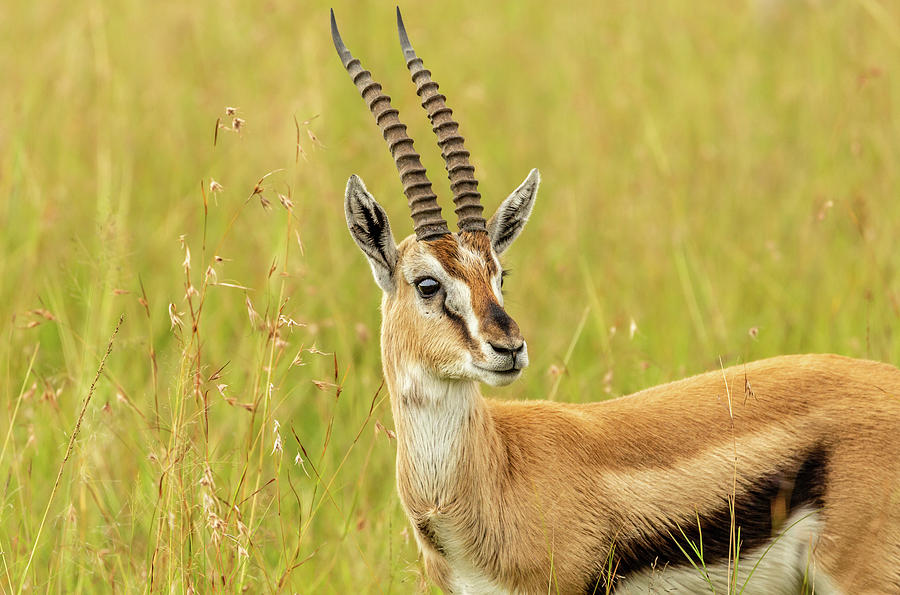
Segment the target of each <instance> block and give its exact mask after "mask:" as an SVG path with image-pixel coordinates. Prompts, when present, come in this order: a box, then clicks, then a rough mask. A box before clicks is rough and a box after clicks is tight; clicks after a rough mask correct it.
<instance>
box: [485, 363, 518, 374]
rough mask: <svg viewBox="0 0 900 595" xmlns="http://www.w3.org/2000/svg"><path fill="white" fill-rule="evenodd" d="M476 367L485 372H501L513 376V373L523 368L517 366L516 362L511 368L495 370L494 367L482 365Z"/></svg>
mask: <svg viewBox="0 0 900 595" xmlns="http://www.w3.org/2000/svg"><path fill="white" fill-rule="evenodd" d="M475 367H476V368H478V369H479V370H482V371H484V372H490V373H492V374H499V375H501V376H511V375H513V374H518V373H519V372H521V371H522V368H518V367H516V365H515V364H513V365H512V366H510V367H509V368H506V369H505V370H495V369H493V368H485V367H482V366H475Z"/></svg>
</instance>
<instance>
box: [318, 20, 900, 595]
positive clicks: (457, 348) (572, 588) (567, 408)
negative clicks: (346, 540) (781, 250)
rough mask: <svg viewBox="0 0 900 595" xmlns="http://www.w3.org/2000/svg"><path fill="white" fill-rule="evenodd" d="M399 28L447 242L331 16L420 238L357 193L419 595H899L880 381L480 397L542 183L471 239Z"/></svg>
mask: <svg viewBox="0 0 900 595" xmlns="http://www.w3.org/2000/svg"><path fill="white" fill-rule="evenodd" d="M397 26H398V29H399V35H400V42H401V47H402V50H403V54H404V56H405V58H406V64H407V67H408V68H409V70H410V72H411V74H412V80H413V82H414V83H415V85H416V90H417V93H418V95H419V96H420V97H421V99H422V105H423V107H424V108H425V110H426V111H427V113H428V117H429V119H430V120H431V123H432V126H433V129H434V132H435V134H436V135H437V139H438V145H439V146H440V148H441V153H442V156H443V158H444V161H445V164H446V168H447V172H448V174H449V177H450V187H451V189H452V192H453V202H454V203H455V205H456V209H455V210H456V215H457V219H458V225H459V231H458V232H456V233H453V232H451V231H450V229H449V228H448V226H447V223H446V221H445V220H444V219H443V217H442V215H441V208H440V206H439V205H438V202H437V197H436V195H435V194H434V192H433V190H432V187H431V183H430V182H429V180H428V177H427V176H426V172H425V168H424V167H423V166H422V164H421V162H420V159H419V155H418V154H417V153H416V152H415V150H414V148H413V141H412V139H411V138H410V137H409V136H408V135H407V133H406V127H405V126H404V125H403V124H402V123H401V122H400V120H399V119H398V112H397V110H396V109H394V108H392V107H391V103H390V98H389V97H387V96H386V95H384V94H383V93H382V89H381V86H380V85H379V84H378V83H376V82H374V81H373V79H372V77H371V75H370V73H369V72H368V71H367V70H365V69H364V68H363V67H362V65H361V64H360V62H359V60H357V59H356V58H354V57H353V56H352V55H351V53H350V51H349V50H348V49H347V47H346V46H345V45H344V43H343V42H342V40H341V37H340V35H339V33H338V30H337V25H336V23H335V20H334V13H333V12H332V15H331V30H332V36H333V39H334V45H335V48H336V49H337V51H338V54H339V55H340V58H341V60H342V62H343V65H344V67H345V68H346V69H347V71H348V72H349V73H350V75H351V77H352V78H353V81H354V83H355V84H356V86H357V88H358V89H359V91H360V93H361V94H362V96H363V99H365V101H366V103H367V105H368V107H369V109H370V110H371V112H372V113H373V115H374V116H375V121H376V122H377V124H378V126H379V127H380V129H381V131H382V134H383V135H384V138H385V140H386V141H387V142H388V146H389V147H390V150H391V153H392V155H393V157H394V160H395V162H396V165H397V168H398V170H399V172H400V178H401V180H402V183H403V191H404V193H405V194H406V197H407V199H408V202H409V207H410V209H411V213H412V219H413V223H414V229H415V235H414V236H409V237H407V238H406V239H404V240H403V241H402V242H400V243H399V244H395V242H394V239H393V235H392V233H391V227H390V225H389V223H388V219H387V216H386V214H385V211H384V210H383V209H382V207H381V206H380V205H379V204H378V203H377V202H376V201H375V199H374V198H373V197H372V195H371V194H370V193H369V192H368V191H367V190H366V187H365V186H364V185H363V183H362V181H361V180H360V179H359V178H358V177H356V176H351V177H350V180H349V182H348V183H347V188H346V197H345V209H346V216H347V225H348V227H349V228H350V232H351V234H352V236H353V239H354V240H355V241H356V243H357V245H358V246H359V247H360V249H362V251H363V253H364V254H365V255H366V257H367V259H368V262H369V265H370V266H371V268H372V273H373V274H374V277H375V281H376V282H377V283H378V285H379V287H381V289H382V291H383V296H382V301H381V310H382V316H383V322H382V329H381V354H382V363H383V367H384V376H385V379H386V382H387V385H388V387H389V389H390V394H391V408H392V412H393V416H394V422H395V424H396V429H397V487H398V490H399V494H400V499H401V501H402V503H403V506H404V509H405V511H406V513H407V515H408V516H409V519H410V522H411V523H412V525H413V527H414V528H415V534H416V540H417V542H418V545H419V548H420V550H421V553H422V555H423V557H424V562H425V567H426V571H427V573H428V575H429V576H430V577H431V579H433V580H434V582H435V583H437V584H438V585H439V586H440V587H441V588H442V589H444V590H445V591H448V592H453V593H546V592H559V593H595V592H596V593H605V592H612V591H614V592H616V593H647V592H660V593H668V592H681V593H702V592H710V591H712V590H714V591H715V592H719V593H722V592H738V591H740V590H741V589H742V588H744V587H746V588H745V589H744V591H743V592H745V593H758V594H774V593H798V592H801V591H806V592H816V593H848V594H858V593H900V370H897V369H896V368H894V367H892V366H889V365H886V364H882V363H876V362H871V361H861V360H854V359H848V358H845V357H839V356H836V355H792V356H782V357H776V358H772V359H767V360H763V361H758V362H755V363H750V364H746V365H741V366H737V367H733V368H728V369H724V370H718V371H714V372H710V373H707V374H701V375H699V376H695V377H692V378H688V379H685V380H681V381H678V382H673V383H671V384H665V385H662V386H657V387H654V388H650V389H647V390H644V391H641V392H639V393H637V394H634V395H631V396H628V397H622V398H619V399H615V400H612V401H608V402H603V403H594V404H587V405H573V404H563V403H554V402H542V401H530V402H512V401H493V400H488V399H485V398H483V397H482V395H481V393H480V391H479V383H481V382H484V383H487V384H489V385H491V386H501V385H506V384H509V383H511V382H513V381H514V380H515V379H516V378H518V377H519V376H520V375H521V373H522V370H523V369H524V368H525V367H526V366H527V365H528V352H527V348H526V345H525V341H524V339H523V337H522V334H521V332H520V330H519V327H518V326H517V325H516V323H515V321H513V319H512V318H511V317H510V316H509V315H508V314H507V313H506V310H504V308H503V294H502V292H501V287H502V284H503V270H502V267H501V265H500V261H499V257H500V256H501V255H502V254H503V253H504V252H505V251H506V250H507V248H509V246H510V244H511V243H512V242H513V240H515V239H516V237H517V236H518V235H519V233H520V232H521V231H522V228H523V227H524V225H525V222H526V221H527V220H528V217H529V215H530V213H531V209H532V206H533V204H534V200H535V196H536V194H537V189H538V183H539V181H540V176H539V174H538V172H537V170H532V171H531V173H530V174H529V175H528V177H527V178H526V179H525V181H524V182H523V183H522V185H521V186H519V187H518V188H517V189H516V190H515V191H513V193H512V194H511V195H510V196H509V197H508V198H506V200H504V201H503V203H502V204H501V205H500V207H499V209H498V211H497V212H496V214H495V215H494V216H493V217H491V218H490V219H489V220H487V221H486V220H485V219H484V217H483V216H482V206H481V200H480V194H479V193H478V190H477V184H478V182H477V181H476V180H475V177H474V167H473V166H472V165H471V164H470V163H469V153H468V152H467V151H466V150H465V148H464V146H463V138H462V137H461V136H460V135H459V133H458V125H457V123H456V122H455V121H454V120H453V117H452V112H451V110H450V109H449V108H448V107H447V106H446V103H445V97H444V96H443V95H441V94H440V93H439V92H438V86H437V84H436V83H435V82H434V81H433V80H432V79H431V73H430V72H429V71H428V70H426V69H425V68H424V66H423V63H422V60H421V59H420V58H418V57H417V56H416V53H415V52H414V51H413V48H412V46H411V45H410V43H409V39H408V38H407V34H406V31H405V29H404V27H403V23H402V21H401V19H400V13H399V10H398V12H397ZM751 387H752V389H751ZM701 551H702V557H701Z"/></svg>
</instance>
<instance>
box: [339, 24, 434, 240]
mask: <svg viewBox="0 0 900 595" xmlns="http://www.w3.org/2000/svg"><path fill="white" fill-rule="evenodd" d="M331 39H332V40H333V41H334V49H336V50H337V53H338V55H339V56H340V58H341V62H342V63H343V64H344V68H346V69H347V72H348V73H349V74H350V78H352V79H353V83H354V84H355V85H356V88H357V89H359V93H360V95H362V98H363V99H364V100H365V101H366V105H368V106H369V110H370V111H371V112H372V115H374V116H375V123H376V124H378V127H379V128H380V129H381V134H382V136H384V140H386V141H387V144H388V148H389V149H390V151H391V155H392V156H393V157H394V163H395V164H396V165H397V170H398V171H399V172H400V180H401V182H403V193H404V194H405V195H406V199H407V202H408V203H409V210H410V213H411V214H412V220H413V225H414V227H415V231H416V239H417V240H433V239H435V238H437V237H440V236H442V235H446V234H449V233H450V229H449V228H448V227H447V222H446V221H445V220H444V218H443V216H442V215H441V206H440V205H439V204H438V202H437V196H436V195H435V193H434V191H433V190H432V189H431V182H430V181H429V179H428V176H427V175H426V172H425V167H424V166H423V165H422V161H421V160H420V159H419V154H418V153H416V150H415V147H414V146H413V140H412V139H411V138H410V137H409V135H408V134H407V133H406V125H405V124H403V123H402V122H400V118H399V117H398V113H399V112H397V110H396V109H394V108H393V107H391V98H390V97H388V96H387V95H385V94H384V93H382V92H381V85H379V84H378V83H376V82H375V81H373V80H372V74H371V73H370V72H369V71H368V70H365V69H364V68H363V67H362V64H361V63H360V61H359V60H357V59H356V58H354V57H353V55H352V54H351V53H350V50H349V49H347V46H346V45H344V42H343V40H342V39H341V34H340V33H339V32H338V28H337V22H336V21H335V20H334V10H332V11H331Z"/></svg>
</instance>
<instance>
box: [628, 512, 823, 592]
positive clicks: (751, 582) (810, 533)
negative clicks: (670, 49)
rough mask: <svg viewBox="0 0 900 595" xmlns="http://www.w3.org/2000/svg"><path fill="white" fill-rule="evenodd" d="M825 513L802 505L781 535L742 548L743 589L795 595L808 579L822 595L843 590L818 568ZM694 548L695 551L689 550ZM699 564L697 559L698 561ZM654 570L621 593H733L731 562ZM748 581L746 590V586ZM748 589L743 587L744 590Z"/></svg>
mask: <svg viewBox="0 0 900 595" xmlns="http://www.w3.org/2000/svg"><path fill="white" fill-rule="evenodd" d="M822 525H823V523H822V518H821V515H820V514H819V513H818V512H816V511H815V510H812V509H809V508H801V509H798V510H797V511H795V512H794V514H792V515H791V517H790V518H789V519H788V520H787V522H786V523H785V524H784V527H785V528H784V530H783V531H782V533H781V535H779V536H778V537H776V538H774V539H773V540H772V541H770V542H769V543H768V544H766V545H764V546H760V547H759V548H757V549H755V550H751V551H746V552H744V551H739V553H738V571H737V580H736V581H735V582H734V585H735V587H736V589H733V590H736V591H737V592H743V593H744V594H745V595H795V594H796V593H799V592H800V586H801V585H802V584H804V580H805V582H806V585H807V586H808V589H809V591H810V592H813V593H816V594H817V595H830V594H832V593H835V594H837V593H839V591H838V590H837V589H836V588H835V587H834V585H833V584H832V583H831V581H830V580H828V577H827V576H826V575H825V573H824V571H823V570H821V569H817V568H816V562H815V557H814V556H813V552H814V551H815V546H816V541H817V540H818V538H819V535H820V533H821V530H822ZM688 551H690V550H688ZM694 561H695V562H698V561H697V560H696V557H695V559H694ZM697 566H698V567H699V570H698V569H697V568H694V567H692V566H686V567H685V566H680V567H678V568H653V569H651V570H648V571H645V572H641V573H638V574H634V575H632V576H630V577H628V579H627V580H626V581H624V582H623V583H620V585H619V586H618V588H617V589H616V590H615V592H616V594H617V595H618V594H621V593H624V594H626V595H630V594H637V593H641V594H646V593H713V592H715V593H729V592H731V591H730V590H729V588H728V582H729V581H728V578H729V572H728V570H729V569H728V563H727V562H722V563H718V564H714V565H707V567H706V571H705V574H704V570H703V567H702V566H701V565H700V564H699V562H698V563H697ZM744 585H746V588H744ZM742 589H743V591H742Z"/></svg>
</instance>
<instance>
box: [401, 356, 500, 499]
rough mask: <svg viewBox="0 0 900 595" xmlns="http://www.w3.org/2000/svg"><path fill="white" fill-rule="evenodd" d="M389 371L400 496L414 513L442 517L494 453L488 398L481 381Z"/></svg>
mask: <svg viewBox="0 0 900 595" xmlns="http://www.w3.org/2000/svg"><path fill="white" fill-rule="evenodd" d="M385 371H386V372H388V373H387V374H386V376H387V377H388V388H389V389H390V392H391V408H392V410H393V415H394V423H395V424H396V428H397V443H398V446H397V472H398V473H397V475H398V483H399V487H400V492H401V495H402V496H403V499H404V501H405V502H406V504H407V506H408V507H409V508H410V511H411V512H413V511H415V512H420V513H425V512H426V510H432V509H434V508H435V507H436V508H437V509H438V510H437V511H434V512H439V511H440V508H441V505H442V504H443V503H444V502H447V501H451V500H452V499H454V497H456V496H459V495H460V493H461V492H463V491H468V489H469V488H470V487H471V482H472V481H474V480H475V478H476V477H478V467H479V466H480V465H481V464H482V463H484V462H485V461H486V460H487V457H485V455H486V454H488V453H489V452H490V450H491V449H490V447H489V444H490V443H491V442H492V441H493V440H492V437H493V424H492V423H491V420H490V416H489V414H488V412H487V408H486V405H485V402H484V398H483V397H482V396H481V392H480V391H479V389H478V383H476V382H473V381H469V380H449V379H444V378H437V377H435V376H434V375H432V374H429V373H427V372H425V371H424V370H422V369H421V368H419V367H418V366H415V365H413V366H408V367H405V368H400V369H394V370H391V371H388V370H385ZM476 453H479V454H476Z"/></svg>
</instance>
